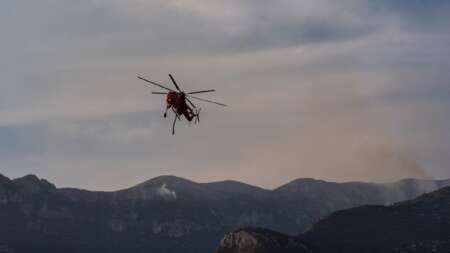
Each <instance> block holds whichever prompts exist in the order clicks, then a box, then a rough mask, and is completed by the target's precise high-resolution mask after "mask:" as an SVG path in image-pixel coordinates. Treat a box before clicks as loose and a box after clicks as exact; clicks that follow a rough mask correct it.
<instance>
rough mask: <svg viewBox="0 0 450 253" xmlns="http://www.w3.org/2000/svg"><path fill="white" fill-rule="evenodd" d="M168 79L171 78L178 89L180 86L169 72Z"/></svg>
mask: <svg viewBox="0 0 450 253" xmlns="http://www.w3.org/2000/svg"><path fill="white" fill-rule="evenodd" d="M169 77H170V80H172V83H173V84H174V85H175V88H177V90H178V91H181V90H180V87H178V84H177V82H176V81H175V78H173V76H172V75H171V74H169Z"/></svg>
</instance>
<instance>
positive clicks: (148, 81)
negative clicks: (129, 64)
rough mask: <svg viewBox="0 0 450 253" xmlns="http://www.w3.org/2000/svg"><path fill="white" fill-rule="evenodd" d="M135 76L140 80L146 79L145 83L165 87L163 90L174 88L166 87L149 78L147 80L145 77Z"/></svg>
mask: <svg viewBox="0 0 450 253" xmlns="http://www.w3.org/2000/svg"><path fill="white" fill-rule="evenodd" d="M137 78H139V79H141V80H142V81H146V82H147V83H151V84H153V85H156V86H158V87H160V88H163V89H165V90H168V91H174V90H172V89H170V88H167V87H165V86H163V85H161V84H159V83H155V82H153V81H150V80H147V79H145V78H143V77H140V76H138V77H137Z"/></svg>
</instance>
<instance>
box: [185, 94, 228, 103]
mask: <svg viewBox="0 0 450 253" xmlns="http://www.w3.org/2000/svg"><path fill="white" fill-rule="evenodd" d="M186 97H190V98H193V99H197V100H200V101H203V102H208V103H213V104H216V105H221V106H228V105H226V104H222V103H219V102H215V101H212V100H208V99H204V98H198V97H194V96H190V95H186Z"/></svg>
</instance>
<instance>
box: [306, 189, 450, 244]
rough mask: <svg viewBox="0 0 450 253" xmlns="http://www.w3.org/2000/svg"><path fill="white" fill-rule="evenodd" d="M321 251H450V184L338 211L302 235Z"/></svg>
mask: <svg viewBox="0 0 450 253" xmlns="http://www.w3.org/2000/svg"><path fill="white" fill-rule="evenodd" d="M303 239H305V240H307V241H309V242H310V243H312V244H314V245H316V246H317V248H318V249H320V250H321V252H322V251H323V252H336V253H339V252H374V253H375V252H386V253H389V252H405V253H408V252H442V253H448V252H450V187H446V188H443V189H441V190H438V191H435V192H432V193H429V194H425V195H423V196H421V197H419V198H416V199H414V200H411V201H406V202H401V203H398V204H394V205H392V206H387V207H386V206H363V207H357V208H353V209H350V210H344V211H339V212H336V213H334V214H332V215H331V216H329V217H327V218H325V219H323V220H321V221H320V222H318V223H317V224H315V225H314V227H313V228H312V229H311V230H310V231H308V232H307V233H306V234H305V235H303Z"/></svg>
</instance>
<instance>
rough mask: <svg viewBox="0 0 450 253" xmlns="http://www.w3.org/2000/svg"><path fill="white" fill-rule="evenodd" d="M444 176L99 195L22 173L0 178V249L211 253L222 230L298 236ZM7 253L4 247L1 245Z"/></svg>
mask: <svg viewBox="0 0 450 253" xmlns="http://www.w3.org/2000/svg"><path fill="white" fill-rule="evenodd" d="M444 185H450V180H447V181H424V180H415V179H408V180H402V181H399V182H397V183H392V184H373V183H330V182H325V181H320V180H314V179H299V180H294V181H292V182H290V183H289V184H286V185H284V186H281V187H279V188H277V189H275V190H266V189H262V188H259V187H255V186H251V185H247V184H243V183H240V182H236V181H223V182H214V183H196V182H192V181H189V180H186V179H182V178H178V177H174V176H161V177H157V178H154V179H151V180H148V181H146V182H144V183H141V184H139V185H136V186H134V187H131V188H128V189H124V190H120V191H115V192H99V191H86V190H80V189H72V188H62V189H58V188H56V187H55V186H54V185H53V184H51V183H49V182H47V181H46V180H43V179H39V178H37V177H36V176H33V175H29V176H25V177H22V178H18V179H14V180H11V179H9V178H7V177H4V176H2V175H0V249H7V250H10V251H11V250H12V251H13V252H16V253H21V252H31V253H33V252H48V253H52V252H113V253H115V252H137V253H139V252H158V253H159V252H160V253H165V252H184V253H190V252H192V253H194V252H195V253H202V252H212V251H213V249H214V248H215V247H216V246H217V242H218V241H219V240H220V238H221V237H222V236H223V235H224V234H225V233H226V232H228V231H233V230H236V229H238V228H240V227H246V226H252V227H265V228H268V229H272V230H277V231H281V232H284V233H289V234H298V233H300V232H302V231H304V230H305V229H307V228H308V227H310V226H311V225H312V224H313V223H314V222H315V221H317V220H319V219H320V218H323V217H324V216H326V215H329V214H330V213H331V212H334V211H337V210H341V209H345V208H351V207H355V206H360V205H364V204H379V205H384V204H388V203H391V202H393V201H397V200H405V199H410V198H413V197H416V196H418V195H420V194H422V193H425V192H428V191H432V190H435V189H437V188H439V187H442V186H444ZM4 251H6V250H4Z"/></svg>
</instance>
